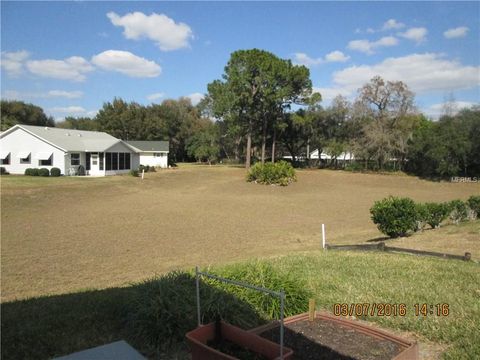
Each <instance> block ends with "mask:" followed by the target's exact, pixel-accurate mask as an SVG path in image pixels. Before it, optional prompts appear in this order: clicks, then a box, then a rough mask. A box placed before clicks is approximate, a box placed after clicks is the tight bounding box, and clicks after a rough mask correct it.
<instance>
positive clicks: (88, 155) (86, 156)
mask: <svg viewBox="0 0 480 360" xmlns="http://www.w3.org/2000/svg"><path fill="white" fill-rule="evenodd" d="M90 157H91V154H90V153H89V152H87V153H85V170H90ZM100 170H102V169H100Z"/></svg>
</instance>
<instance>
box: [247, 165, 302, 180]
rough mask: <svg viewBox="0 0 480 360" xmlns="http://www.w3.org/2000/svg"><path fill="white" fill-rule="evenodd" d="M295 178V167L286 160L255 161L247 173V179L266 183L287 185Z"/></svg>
mask: <svg viewBox="0 0 480 360" xmlns="http://www.w3.org/2000/svg"><path fill="white" fill-rule="evenodd" d="M296 180H297V177H296V175H295V169H294V168H293V166H292V165H291V164H290V163H288V162H286V161H279V162H276V163H271V162H267V163H264V164H262V163H256V164H255V165H253V166H252V167H251V168H250V170H249V171H248V174H247V181H249V182H256V183H259V184H266V185H280V186H287V185H289V184H290V183H292V182H293V181H296Z"/></svg>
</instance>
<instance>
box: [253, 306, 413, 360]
mask: <svg viewBox="0 0 480 360" xmlns="http://www.w3.org/2000/svg"><path fill="white" fill-rule="evenodd" d="M315 318H316V319H321V320H324V321H329V322H331V323H332V324H337V325H339V326H342V327H346V328H349V329H352V330H355V331H358V332H360V333H363V334H365V335H368V336H371V337H374V338H377V339H381V340H386V341H390V342H392V343H394V344H396V345H397V346H398V347H399V348H400V349H401V351H400V352H399V353H398V354H397V355H395V356H394V357H393V358H391V359H390V360H417V359H418V358H419V357H418V344H417V342H416V341H409V340H406V339H404V338H401V337H399V336H396V335H393V334H390V333H388V332H386V331H384V330H380V329H378V328H375V327H373V326H370V325H367V324H366V323H363V322H360V321H354V320H349V319H346V318H343V317H337V316H333V315H331V314H328V313H325V312H320V313H317V314H316V316H315ZM307 320H308V313H305V314H299V315H295V316H291V317H288V318H286V319H285V321H284V324H285V325H286V326H287V325H288V324H292V323H295V322H297V321H307ZM278 326H279V323H278V322H276V321H275V322H272V323H269V324H267V325H263V326H260V327H258V328H255V329H252V330H249V331H250V332H251V333H253V334H257V335H259V334H262V333H264V332H266V331H269V330H271V329H273V328H278ZM293 350H294V351H295V349H293Z"/></svg>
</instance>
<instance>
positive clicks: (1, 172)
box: [0, 166, 10, 175]
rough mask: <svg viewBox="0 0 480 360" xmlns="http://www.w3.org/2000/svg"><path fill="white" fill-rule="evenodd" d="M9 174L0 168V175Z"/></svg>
mask: <svg viewBox="0 0 480 360" xmlns="http://www.w3.org/2000/svg"><path fill="white" fill-rule="evenodd" d="M9 174H10V173H9V172H8V171H7V169H5V168H4V167H3V166H0V175H9Z"/></svg>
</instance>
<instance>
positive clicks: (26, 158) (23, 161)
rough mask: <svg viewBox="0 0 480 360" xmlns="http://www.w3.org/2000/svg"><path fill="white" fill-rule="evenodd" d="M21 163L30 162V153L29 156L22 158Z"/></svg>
mask: <svg viewBox="0 0 480 360" xmlns="http://www.w3.org/2000/svg"><path fill="white" fill-rule="evenodd" d="M20 164H30V154H28V156H27V157H23V158H20Z"/></svg>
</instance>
